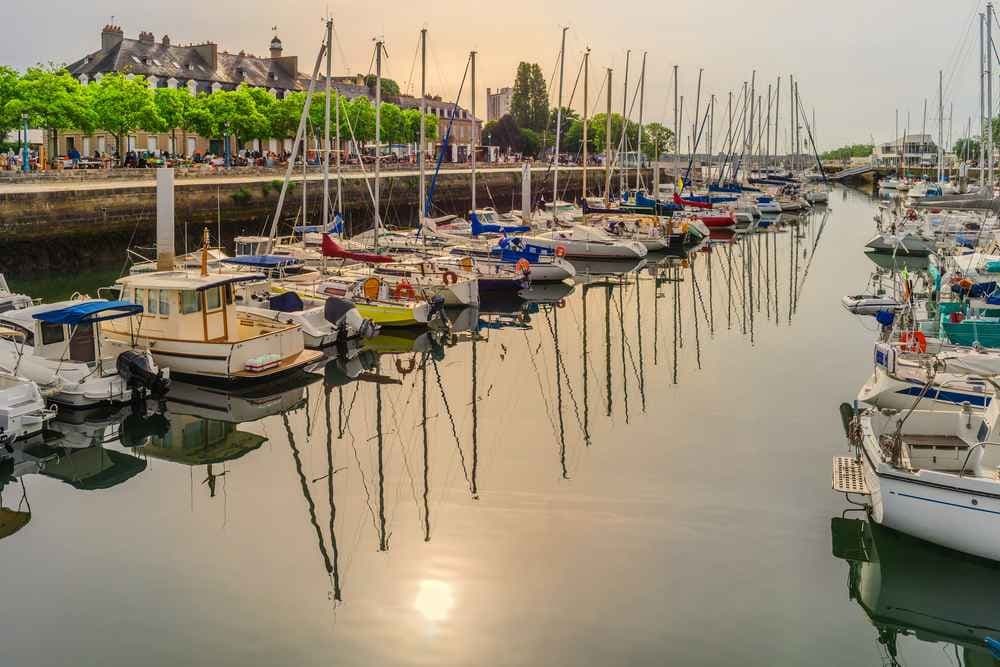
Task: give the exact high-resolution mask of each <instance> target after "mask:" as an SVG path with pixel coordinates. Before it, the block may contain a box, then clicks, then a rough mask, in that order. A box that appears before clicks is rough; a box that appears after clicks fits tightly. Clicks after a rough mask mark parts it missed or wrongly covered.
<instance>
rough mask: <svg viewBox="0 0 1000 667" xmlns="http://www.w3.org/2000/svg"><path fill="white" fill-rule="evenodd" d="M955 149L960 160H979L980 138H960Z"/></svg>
mask: <svg viewBox="0 0 1000 667" xmlns="http://www.w3.org/2000/svg"><path fill="white" fill-rule="evenodd" d="M954 150H955V155H957V156H958V159H959V160H978V159H979V150H980V145H979V140H978V139H959V140H958V141H956V142H955V149H954Z"/></svg>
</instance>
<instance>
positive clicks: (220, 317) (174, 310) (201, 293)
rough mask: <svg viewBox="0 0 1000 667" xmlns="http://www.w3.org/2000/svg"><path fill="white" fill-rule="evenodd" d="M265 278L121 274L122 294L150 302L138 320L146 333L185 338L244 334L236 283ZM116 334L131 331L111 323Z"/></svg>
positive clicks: (204, 339) (215, 338)
mask: <svg viewBox="0 0 1000 667" xmlns="http://www.w3.org/2000/svg"><path fill="white" fill-rule="evenodd" d="M260 280H264V275H263V274H260V273H250V272H247V273H240V274H236V275H234V274H231V273H215V274H212V273H210V274H209V275H207V276H202V275H198V274H196V273H187V272H184V271H158V272H155V273H145V274H138V275H132V276H125V277H123V278H119V279H118V281H117V285H118V286H119V287H120V289H121V298H122V299H124V300H126V301H132V302H134V303H137V304H140V305H143V306H145V312H144V314H143V316H142V318H141V320H140V321H139V334H140V335H141V336H142V337H143V338H150V339H157V338H160V339H173V340H185V341H202V342H211V341H227V340H234V339H238V338H239V334H238V332H239V329H240V325H239V321H238V318H237V315H236V308H235V306H234V303H233V302H234V298H233V294H234V289H233V288H234V284H235V283H239V282H244V281H260ZM109 328H110V329H111V330H113V331H114V332H115V333H118V334H122V333H128V331H127V329H126V328H125V327H123V326H119V325H116V324H115V323H111V325H110V327H109Z"/></svg>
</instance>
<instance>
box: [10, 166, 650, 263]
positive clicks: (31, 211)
mask: <svg viewBox="0 0 1000 667" xmlns="http://www.w3.org/2000/svg"><path fill="white" fill-rule="evenodd" d="M648 178H651V175H647V179H648ZM616 180H617V177H616ZM220 181H224V182H220ZM588 182H589V189H590V190H591V192H593V191H594V190H595V187H596V186H597V185H598V184H600V183H603V172H601V173H592V174H590V175H588ZM647 182H648V181H647ZM428 183H430V177H428ZM280 185H281V183H280V179H270V178H267V179H266V180H260V178H259V177H258V178H257V179H256V180H255V179H245V178H244V179H240V178H234V179H232V180H231V182H230V180H229V179H215V180H214V181H213V182H212V183H200V182H198V181H197V180H196V179H183V180H182V179H178V181H177V187H176V188H175V207H176V208H175V210H176V213H175V227H176V248H177V252H178V253H181V252H183V251H184V249H185V248H188V249H189V250H190V249H194V248H196V247H198V245H199V243H200V238H201V234H202V229H203V228H204V227H206V226H207V227H208V228H209V230H210V233H211V236H212V239H213V242H214V241H215V239H216V237H217V236H218V232H217V230H218V229H219V228H220V227H221V235H222V239H223V242H224V244H227V245H229V246H230V248H231V242H232V238H233V237H234V236H237V235H239V234H258V233H261V232H263V231H264V230H265V229H266V227H267V226H269V224H270V220H271V218H272V216H273V215H274V211H275V207H276V204H277V201H278V191H279V189H280ZM476 185H477V188H476V192H477V205H478V206H481V207H483V206H494V207H496V208H497V209H498V210H502V211H503V210H508V209H511V208H520V205H521V173H520V172H519V171H515V170H511V171H493V172H491V171H488V170H486V171H483V172H480V173H479V174H478V175H477V178H476ZM332 188H333V184H331V189H332ZM551 189H552V180H551V174H550V173H549V172H547V171H543V170H536V171H533V172H532V194H533V196H534V197H536V198H537V197H538V196H540V195H541V196H544V197H545V198H546V199H551V196H552V195H551V192H552V190H551ZM580 189H581V173H580V171H578V170H573V169H567V170H565V171H560V174H559V191H560V197H562V198H565V199H573V198H576V197H578V196H579V194H580ZM418 192H419V186H418V178H417V176H414V175H411V174H409V173H407V174H405V175H402V174H392V173H391V172H390V173H389V174H387V175H385V176H384V177H383V180H382V185H381V201H382V205H383V212H382V215H383V219H384V221H385V222H386V224H388V225H389V226H400V227H406V226H411V225H412V224H413V221H414V220H415V219H416V211H417V205H418V204H417V202H418ZM332 196H333V193H331V197H332ZM343 201H344V218H345V223H346V226H347V231H348V233H349V234H350V233H357V232H359V231H362V230H364V229H367V228H370V227H371V221H372V217H373V216H372V209H371V197H370V195H369V192H368V186H367V185H366V182H365V181H364V180H363V179H345V180H344V181H343ZM470 206H471V189H470V174H469V173H468V172H467V171H465V172H448V171H443V172H442V173H441V175H440V176H439V177H438V181H437V184H436V189H435V194H434V210H433V212H432V215H435V216H436V215H445V214H458V215H464V214H465V213H466V212H467V211H468V209H469V207H470ZM301 208H302V183H301V182H297V183H295V185H294V186H293V187H291V188H290V189H289V192H288V194H287V195H286V198H285V203H284V208H283V212H282V216H281V217H282V224H281V227H280V229H281V230H282V231H283V232H286V233H287V232H288V231H290V228H291V226H292V225H293V224H294V223H295V220H296V219H297V218H298V217H299V214H300V210H301ZM321 209H322V187H321V183H320V182H319V181H314V180H310V181H309V182H308V183H307V185H306V210H307V212H308V220H309V221H316V220H318V219H319V218H320V216H321ZM220 221H221V222H220ZM155 227H156V196H155V188H154V187H153V184H152V182H150V183H149V184H141V185H136V186H134V187H133V186H131V185H130V186H128V187H121V186H120V185H118V186H115V187H109V188H94V187H88V188H85V187H81V186H79V185H78V184H77V182H74V181H68V182H67V183H66V187H58V188H52V187H51V185H49V186H48V187H47V188H46V189H44V190H42V191H33V190H31V189H28V188H24V189H14V188H7V189H0V273H8V274H12V275H38V274H47V273H54V272H73V271H79V270H85V269H88V268H92V267H97V266H104V267H106V266H109V265H111V264H114V263H115V262H124V260H125V251H126V249H127V248H130V247H132V248H136V247H144V246H145V247H150V246H152V245H153V243H154V240H155ZM185 232H186V238H185Z"/></svg>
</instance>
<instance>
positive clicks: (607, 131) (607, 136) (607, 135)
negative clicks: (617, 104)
mask: <svg viewBox="0 0 1000 667" xmlns="http://www.w3.org/2000/svg"><path fill="white" fill-rule="evenodd" d="M612 73H613V70H612V69H611V68H610V67H609V68H608V86H607V87H608V104H607V110H606V112H605V116H607V118H605V128H604V206H605V207H607V206H608V205H609V203H610V202H611V79H612Z"/></svg>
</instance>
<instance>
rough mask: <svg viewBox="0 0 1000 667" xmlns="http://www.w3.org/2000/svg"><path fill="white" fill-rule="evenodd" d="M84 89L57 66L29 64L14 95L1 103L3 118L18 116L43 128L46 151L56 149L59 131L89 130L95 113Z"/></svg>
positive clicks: (71, 76) (92, 125) (16, 86)
mask: <svg viewBox="0 0 1000 667" xmlns="http://www.w3.org/2000/svg"><path fill="white" fill-rule="evenodd" d="M88 92H89V91H87V90H86V88H85V87H84V86H83V85H81V84H80V82H79V81H77V80H76V79H75V78H74V77H73V75H71V74H70V73H69V72H68V71H66V70H65V69H64V68H61V67H55V66H49V67H31V68H29V69H28V71H26V72H25V73H24V75H23V76H21V77H20V78H19V79H18V80H17V83H16V85H15V86H14V95H13V98H12V99H9V100H8V101H7V102H6V103H5V104H4V109H3V111H4V117H8V118H15V119H20V118H21V114H27V115H28V124H29V125H31V126H32V127H41V128H45V130H46V131H47V133H48V135H49V137H50V144H49V151H50V152H52V153H53V154H55V153H56V152H58V145H59V130H64V129H70V128H75V129H79V130H82V131H84V132H90V131H92V130H93V128H94V123H95V120H96V118H95V115H94V111H93V108H92V105H91V104H90V103H89V102H88V97H89V95H88Z"/></svg>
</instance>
